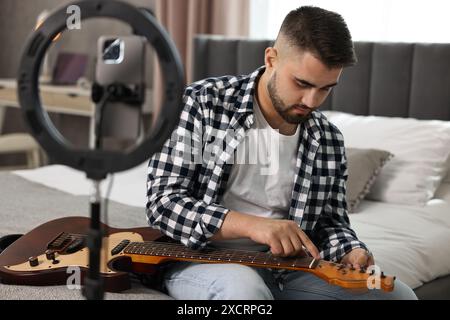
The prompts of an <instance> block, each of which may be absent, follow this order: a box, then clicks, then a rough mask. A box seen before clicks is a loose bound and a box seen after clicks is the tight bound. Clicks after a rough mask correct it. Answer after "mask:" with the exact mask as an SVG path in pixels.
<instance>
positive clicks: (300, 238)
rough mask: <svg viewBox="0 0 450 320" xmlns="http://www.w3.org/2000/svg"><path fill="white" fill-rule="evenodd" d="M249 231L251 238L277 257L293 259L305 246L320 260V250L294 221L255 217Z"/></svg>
mask: <svg viewBox="0 0 450 320" xmlns="http://www.w3.org/2000/svg"><path fill="white" fill-rule="evenodd" d="M254 218H255V220H254V223H253V224H252V227H251V228H250V229H249V235H248V236H249V238H250V239H251V240H253V241H255V242H258V243H263V244H266V245H268V246H269V247H270V251H271V252H272V254H273V255H275V256H281V257H291V256H297V255H299V254H300V253H301V252H302V251H303V250H304V248H303V246H304V247H305V248H306V249H307V250H308V252H309V253H310V254H311V255H312V256H313V258H315V259H320V255H319V250H318V249H317V247H316V246H315V245H314V243H313V242H312V241H311V240H310V239H309V238H308V236H307V235H306V233H305V232H303V230H302V229H300V227H299V226H298V225H297V223H295V222H294V221H292V220H285V219H270V218H262V217H254Z"/></svg>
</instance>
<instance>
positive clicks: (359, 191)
mask: <svg viewBox="0 0 450 320" xmlns="http://www.w3.org/2000/svg"><path fill="white" fill-rule="evenodd" d="M345 153H346V155H347V169H348V180H347V197H346V199H347V207H348V212H349V213H354V212H356V209H357V207H358V205H359V203H360V202H361V200H363V199H364V197H365V196H366V195H367V194H368V193H369V191H370V188H371V187H372V184H373V183H374V182H375V179H376V178H377V176H378V174H379V173H380V170H381V168H382V167H383V166H384V165H385V163H386V162H387V161H388V160H390V159H391V158H392V157H393V156H394V155H393V154H392V153H390V152H388V151H384V150H377V149H359V148H346V149H345Z"/></svg>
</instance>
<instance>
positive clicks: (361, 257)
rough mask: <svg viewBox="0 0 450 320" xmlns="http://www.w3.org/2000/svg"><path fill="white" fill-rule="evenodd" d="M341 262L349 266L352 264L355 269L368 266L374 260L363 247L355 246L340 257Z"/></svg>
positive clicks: (373, 262)
mask: <svg viewBox="0 0 450 320" xmlns="http://www.w3.org/2000/svg"><path fill="white" fill-rule="evenodd" d="M341 263H342V264H345V265H347V266H349V267H351V266H353V267H354V268H355V269H360V268H362V267H364V268H367V267H370V266H371V265H373V264H375V260H374V258H373V255H372V254H371V253H370V252H367V251H366V250H365V249H363V248H356V249H353V250H352V251H350V252H349V253H347V254H346V255H345V256H344V257H343V258H342V260H341Z"/></svg>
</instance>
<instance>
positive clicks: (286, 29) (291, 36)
mask: <svg viewBox="0 0 450 320" xmlns="http://www.w3.org/2000/svg"><path fill="white" fill-rule="evenodd" d="M280 34H282V35H284V36H285V37H286V39H287V41H288V43H289V44H290V45H293V46H294V47H297V48H299V49H304V50H307V51H310V52H311V53H312V54H314V55H315V56H316V57H317V58H318V59H319V60H320V61H322V62H323V63H324V64H325V65H326V66H328V67H329V68H334V67H347V66H351V65H354V64H355V63H356V61H357V59H356V54H355V51H354V48H353V41H352V37H351V35H350V31H349V30H348V28H347V24H346V23H345V21H344V19H343V18H342V17H341V16H340V15H339V14H337V13H335V12H332V11H328V10H325V9H322V8H318V7H312V6H303V7H300V8H298V9H295V10H292V11H291V12H289V13H288V15H287V16H286V18H284V21H283V24H282V25H281V28H280Z"/></svg>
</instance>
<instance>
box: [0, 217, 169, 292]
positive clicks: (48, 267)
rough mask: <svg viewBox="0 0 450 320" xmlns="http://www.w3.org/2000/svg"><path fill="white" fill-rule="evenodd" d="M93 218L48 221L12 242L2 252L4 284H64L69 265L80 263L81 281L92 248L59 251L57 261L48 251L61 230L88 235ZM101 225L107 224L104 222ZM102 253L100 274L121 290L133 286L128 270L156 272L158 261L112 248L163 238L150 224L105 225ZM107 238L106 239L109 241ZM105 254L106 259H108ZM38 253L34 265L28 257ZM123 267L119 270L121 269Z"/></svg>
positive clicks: (108, 284) (111, 287)
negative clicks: (129, 226) (118, 253)
mask: <svg viewBox="0 0 450 320" xmlns="http://www.w3.org/2000/svg"><path fill="white" fill-rule="evenodd" d="M89 227H90V219H89V218H85V217H66V218H61V219H57V220H52V221H49V222H47V223H45V224H42V225H40V226H39V227H37V228H35V229H33V230H32V231H30V232H29V233H27V234H25V235H23V236H22V237H20V238H19V239H18V240H16V241H15V242H13V243H12V244H11V245H10V246H9V247H8V248H6V249H5V250H4V251H3V252H2V253H1V254H0V281H1V282H2V283H5V284H18V285H35V286H47V285H63V284H66V282H67V279H68V277H69V276H70V273H67V271H68V270H67V268H68V267H79V268H80V271H81V284H83V283H84V278H85V276H86V274H87V272H88V269H89V263H88V260H89V250H88V249H87V248H86V247H83V248H81V249H80V250H78V251H76V252H74V253H71V254H60V255H57V257H56V259H57V260H58V261H59V262H58V263H57V264H54V263H52V261H51V260H48V259H47V258H46V255H45V251H46V250H47V249H48V244H49V243H50V242H51V241H52V240H54V239H55V238H56V237H58V235H59V234H60V233H61V231H64V232H67V233H70V234H80V235H87V233H88V231H89ZM102 227H106V225H104V224H102ZM105 230H107V236H106V237H104V241H103V246H104V249H103V250H102V254H101V260H100V261H101V262H100V265H101V270H100V272H101V277H102V278H103V281H104V286H105V290H106V291H108V292H120V291H123V290H126V289H129V288H130V279H129V272H130V271H135V272H140V273H150V274H154V273H156V272H157V267H156V265H151V264H145V265H144V264H138V263H131V259H130V258H129V257H127V256H119V257H117V258H114V257H113V256H112V255H111V252H110V250H111V249H112V248H114V247H115V246H116V245H118V244H119V243H120V241H122V240H123V239H129V240H131V241H157V240H158V239H161V240H162V239H163V236H162V234H161V233H160V232H158V231H156V230H153V229H151V228H150V227H146V228H145V227H144V228H134V229H116V228H111V227H109V228H106V229H105ZM106 242H107V243H106ZM105 255H106V256H107V259H106V260H105ZM30 257H37V259H38V261H39V265H38V266H35V267H31V266H30V263H29V262H28V259H29V258H30ZM103 261H107V262H108V263H106V264H104V263H103ZM119 269H120V270H119Z"/></svg>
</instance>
